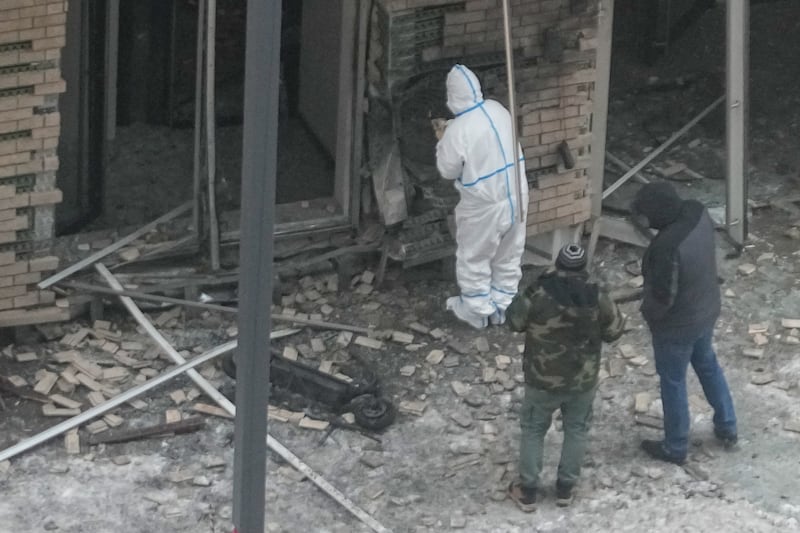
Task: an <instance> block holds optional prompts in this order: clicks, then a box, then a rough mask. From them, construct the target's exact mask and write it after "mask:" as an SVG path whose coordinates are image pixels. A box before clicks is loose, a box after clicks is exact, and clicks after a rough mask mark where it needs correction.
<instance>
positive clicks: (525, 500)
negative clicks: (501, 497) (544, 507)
mask: <svg viewBox="0 0 800 533" xmlns="http://www.w3.org/2000/svg"><path fill="white" fill-rule="evenodd" d="M508 497H509V498H511V500H512V501H513V502H514V503H516V504H517V507H519V508H520V510H521V511H522V512H524V513H532V512H533V511H535V510H536V489H535V488H532V489H529V488H526V487H523V486H522V485H521V484H520V483H519V481H513V482H512V483H511V484H510V485H509V486H508Z"/></svg>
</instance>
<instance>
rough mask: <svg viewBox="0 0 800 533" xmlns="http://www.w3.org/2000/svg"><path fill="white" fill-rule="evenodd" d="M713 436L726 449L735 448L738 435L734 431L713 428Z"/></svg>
mask: <svg viewBox="0 0 800 533" xmlns="http://www.w3.org/2000/svg"><path fill="white" fill-rule="evenodd" d="M714 436H715V437H717V440H718V441H719V442H720V443H721V444H722V446H723V447H724V448H725V449H726V450H731V449H733V448H735V447H736V444H738V442H739V437H738V436H737V435H736V433H725V432H723V431H720V430H719V429H717V428H714Z"/></svg>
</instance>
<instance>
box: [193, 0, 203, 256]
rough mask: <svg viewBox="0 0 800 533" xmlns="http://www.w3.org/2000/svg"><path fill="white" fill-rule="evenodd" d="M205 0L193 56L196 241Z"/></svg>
mask: <svg viewBox="0 0 800 533" xmlns="http://www.w3.org/2000/svg"><path fill="white" fill-rule="evenodd" d="M205 14H206V0H199V1H198V2H197V57H196V58H195V69H196V72H195V86H194V161H193V165H194V169H193V183H194V185H193V190H192V199H193V201H194V204H193V207H192V226H193V227H194V231H195V234H196V235H197V240H198V242H199V241H200V235H201V234H202V230H201V229H200V173H201V171H202V168H201V163H200V162H201V150H202V148H201V146H200V141H201V140H202V138H203V107H202V105H203V65H204V63H205V60H204V59H203V42H204V39H205V37H204V36H205V32H206V18H205Z"/></svg>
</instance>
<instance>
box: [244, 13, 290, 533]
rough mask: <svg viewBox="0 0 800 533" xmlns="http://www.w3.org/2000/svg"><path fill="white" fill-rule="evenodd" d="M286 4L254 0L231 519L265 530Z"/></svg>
mask: <svg viewBox="0 0 800 533" xmlns="http://www.w3.org/2000/svg"><path fill="white" fill-rule="evenodd" d="M280 37H281V3H280V2H264V1H263V0H248V2H247V49H246V52H245V88H244V138H243V153H242V207H241V209H242V220H241V228H242V230H241V244H240V247H239V248H240V256H239V264H240V272H241V273H240V275H239V294H240V295H241V296H240V301H239V351H238V353H237V360H236V364H237V375H238V376H239V377H238V379H237V384H236V385H237V386H236V432H235V446H236V448H235V453H234V472H233V520H234V524H235V526H236V528H237V532H238V533H263V531H264V493H265V487H264V485H265V481H266V459H267V446H266V442H265V438H266V436H267V402H268V401H269V354H270V343H269V332H270V330H271V324H270V302H271V300H272V299H271V295H272V261H273V233H274V225H275V220H274V213H275V181H276V172H277V150H278V81H279V78H280V46H281V39H280Z"/></svg>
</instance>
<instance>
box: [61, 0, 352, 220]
mask: <svg viewBox="0 0 800 533" xmlns="http://www.w3.org/2000/svg"><path fill="white" fill-rule="evenodd" d="M100 3H102V2H98V4H100ZM197 4H198V2H197V0H170V1H163V0H122V1H121V2H120V24H119V45H118V47H119V56H118V78H117V100H116V124H117V127H116V132H115V139H114V140H113V141H111V142H110V143H108V145H107V146H106V149H107V155H106V163H107V164H106V166H105V169H104V171H105V172H104V175H103V176H102V179H101V182H100V183H99V184H95V186H93V187H84V188H83V190H81V191H80V192H76V195H78V196H80V197H81V198H80V199H78V200H76V202H77V201H82V202H84V203H85V202H87V198H88V197H89V196H91V195H93V196H94V197H95V198H96V197H98V196H102V201H101V202H100V203H99V205H102V213H99V212H100V209H98V205H97V202H96V201H95V203H94V204H92V205H93V208H92V209H91V210H89V211H90V212H91V216H89V217H84V218H83V219H81V220H80V221H79V223H77V224H73V225H70V226H68V227H66V226H65V229H67V230H68V231H69V232H73V231H77V230H80V229H101V228H111V227H118V226H129V225H140V224H142V223H144V222H146V221H148V220H151V219H153V218H156V217H158V216H159V215H160V214H163V213H164V212H166V211H168V210H169V209H171V208H174V207H176V206H177V205H180V204H181V203H183V202H185V201H187V200H189V199H190V198H191V191H192V188H193V185H192V183H193V150H194V114H195V83H196V82H195V77H196V62H197V57H196V46H197V42H196V41H197V18H198V13H197V9H198V6H197ZM283 4H284V15H283V21H282V37H283V43H282V50H281V61H282V65H281V71H282V80H281V106H280V113H279V146H278V176H277V195H276V196H277V202H278V204H293V203H299V204H302V206H301V209H303V210H304V211H301V210H297V209H279V211H278V218H279V219H281V218H282V217H284V216H285V217H288V218H289V219H291V221H296V220H302V219H304V218H320V216H324V215H330V214H331V213H334V212H336V211H337V209H338V208H337V207H336V205H335V202H333V200H332V196H333V194H334V172H335V151H334V150H332V149H331V147H330V143H328V145H327V146H326V144H325V142H324V141H323V140H322V139H321V138H320V136H319V131H318V130H316V133H315V129H314V128H313V127H310V126H309V118H308V117H309V116H310V114H309V113H305V114H304V113H301V112H300V111H299V109H300V100H299V98H300V97H299V95H300V93H301V90H302V85H301V84H302V83H306V84H312V85H313V84H316V83H318V82H319V83H324V80H323V81H322V82H320V81H319V80H314V77H313V76H310V75H308V74H307V75H306V76H305V78H303V77H302V76H301V62H302V61H303V60H306V61H307V57H304V56H303V54H306V56H308V55H313V54H317V52H316V50H315V49H320V51H319V53H322V54H327V55H328V56H329V57H331V58H332V61H333V60H334V59H336V60H338V54H337V53H335V52H333V51H331V50H330V49H329V48H326V47H328V46H329V45H330V42H325V41H324V39H320V38H318V36H317V35H316V34H315V33H314V32H310V31H306V32H305V33H304V31H303V19H304V12H308V11H309V10H311V16H312V17H314V16H315V12H319V10H320V8H319V6H318V5H317V3H315V2H313V1H312V2H308V1H299V0H284V2H283ZM246 20H247V14H246V4H245V3H243V2H241V1H238V0H218V3H217V16H216V39H215V48H216V62H215V64H216V66H215V91H216V98H215V116H216V122H217V124H216V129H215V132H216V155H217V157H216V159H217V172H216V174H217V196H218V198H217V206H218V211H219V212H220V215H222V214H223V213H224V212H227V211H230V212H235V211H237V210H238V206H239V202H240V179H241V178H240V173H241V162H240V159H241V136H242V120H243V116H242V107H243V87H244V56H245V50H244V47H245V43H244V36H245V24H246ZM82 22H83V23H82V24H81V26H80V27H81V28H84V27H86V26H87V25H88V27H89V28H90V31H91V32H92V34H93V37H92V39H91V43H92V44H91V45H90V44H89V43H88V42H87V40H85V39H84V40H83V44H82V46H83V47H87V46H90V47H91V48H92V53H93V54H94V55H93V56H92V57H97V58H99V61H100V65H99V66H100V67H102V62H103V57H104V50H105V48H104V46H105V44H104V43H105V38H104V37H103V36H97V33H98V32H99V31H100V30H104V28H105V20H104V14H101V16H99V17H95V18H91V19H84V20H83V21H82ZM98 46H99V47H100V49H96V48H97V47H98ZM333 63H334V64H337V61H333ZM306 70H307V71H308V69H306ZM94 72H95V75H94V77H93V78H92V80H93V81H95V82H97V81H99V82H100V85H99V86H98V85H97V83H92V84H90V85H83V86H82V88H81V97H83V98H88V99H90V100H92V101H98V100H99V101H100V102H101V105H100V111H101V114H100V115H99V116H95V115H92V116H91V117H86V118H85V120H87V121H88V124H87V126H86V129H87V131H89V132H91V135H90V136H91V137H92V139H94V140H95V141H96V139H95V138H99V139H103V136H104V132H103V129H102V125H103V123H104V120H103V116H102V102H103V92H102V89H103V87H102V82H103V80H104V78H103V75H102V73H101V72H102V70H100V71H94ZM301 80H304V81H301ZM334 83H335V81H334ZM308 90H309V92H310V93H312V94H313V91H314V90H315V87H310V88H309V89H308ZM319 99H320V100H324V101H322V102H320V103H319V104H318V105H322V106H324V107H325V108H328V109H331V110H332V111H333V113H334V114H333V116H332V119H333V121H334V128H335V120H336V115H335V112H336V109H337V103H338V102H337V99H336V98H333V99H332V100H330V99H326V95H323V94H321V95H320V97H319ZM316 115H317V114H314V116H316ZM311 120H312V121H313V120H314V118H313V116H312V118H311ZM325 120H328V118H327V117H325ZM83 142H84V143H86V142H88V138H87V140H85V141H83ZM203 145H204V146H205V138H204V140H203ZM84 158H86V157H84ZM88 159H89V160H91V161H100V162H102V161H103V158H102V157H99V158H98V157H94V158H88ZM83 172H86V170H85V169H84V170H83ZM75 175H78V174H75ZM95 181H97V179H96V178H95ZM201 182H202V188H203V189H205V186H206V180H205V175H204V173H203V174H202V178H201ZM153 191H158V194H154V192H153ZM98 213H99V216H97V215H98ZM93 218H94V220H93V221H92V222H91V224H90V225H89V226H86V223H87V222H89V221H91V220H92V219H93ZM279 221H280V220H279Z"/></svg>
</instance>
